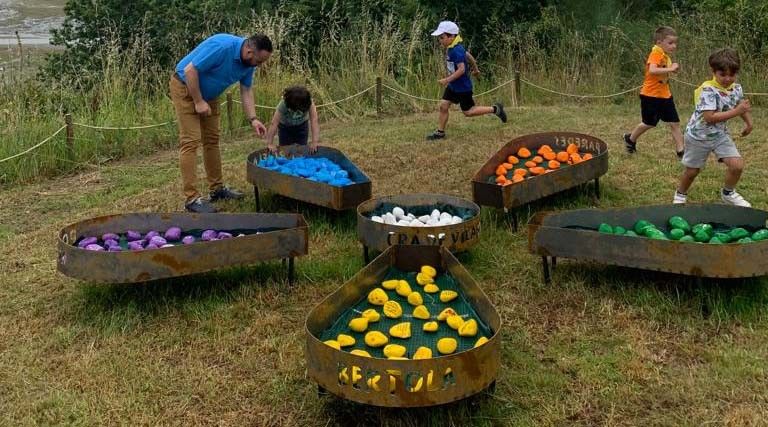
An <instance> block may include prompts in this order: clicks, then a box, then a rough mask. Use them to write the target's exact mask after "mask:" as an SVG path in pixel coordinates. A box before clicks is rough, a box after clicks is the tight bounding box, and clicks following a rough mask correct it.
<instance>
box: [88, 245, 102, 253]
mask: <svg viewBox="0 0 768 427" xmlns="http://www.w3.org/2000/svg"><path fill="white" fill-rule="evenodd" d="M85 250H86V251H97V252H98V251H104V248H103V247H102V246H101V245H97V244H96V243H91V244H90V245H87V246H86V247H85Z"/></svg>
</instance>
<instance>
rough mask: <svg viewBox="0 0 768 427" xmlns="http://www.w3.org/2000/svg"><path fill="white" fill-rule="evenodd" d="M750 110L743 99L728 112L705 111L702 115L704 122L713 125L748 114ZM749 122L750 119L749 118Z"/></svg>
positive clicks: (747, 102) (750, 106)
mask: <svg viewBox="0 0 768 427" xmlns="http://www.w3.org/2000/svg"><path fill="white" fill-rule="evenodd" d="M751 108H752V104H750V102H749V100H748V99H743V100H741V101H740V102H739V105H737V106H736V108H734V109H733V110H730V111H721V112H717V111H705V112H704V113H703V117H704V121H705V122H707V123H709V124H711V125H713V124H715V123H720V122H725V121H728V120H730V119H732V118H734V117H736V116H741V115H743V114H749V111H750V109H751ZM750 120H751V117H750Z"/></svg>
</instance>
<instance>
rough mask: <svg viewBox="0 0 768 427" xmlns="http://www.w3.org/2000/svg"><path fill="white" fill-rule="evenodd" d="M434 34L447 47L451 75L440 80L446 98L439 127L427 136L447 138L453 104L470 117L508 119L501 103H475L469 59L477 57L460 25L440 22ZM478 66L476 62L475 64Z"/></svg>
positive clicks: (428, 137) (447, 65) (442, 105)
mask: <svg viewBox="0 0 768 427" xmlns="http://www.w3.org/2000/svg"><path fill="white" fill-rule="evenodd" d="M432 35H433V36H436V37H437V40H438V41H439V42H440V45H441V46H443V47H444V48H446V54H445V63H446V67H447V68H448V76H447V77H445V78H442V79H440V80H439V82H440V84H441V85H443V86H445V92H443V99H442V100H441V101H440V118H439V119H438V123H437V129H436V130H435V131H434V132H432V133H431V134H429V135H427V140H430V141H434V140H438V139H443V138H445V126H446V124H448V112H449V111H450V108H451V104H459V107H460V108H461V111H462V113H464V115H465V116H467V117H475V116H484V115H486V114H495V115H496V116H497V117H498V118H499V119H501V121H502V122H504V123H506V122H507V114H506V113H505V112H504V106H503V105H502V104H500V103H496V104H493V106H490V107H487V106H478V105H475V100H474V99H473V98H472V80H471V79H470V78H469V73H468V72H469V63H474V58H472V57H471V55H470V54H469V53H467V51H466V50H465V49H464V46H463V45H462V44H461V41H462V39H461V36H460V35H459V26H458V25H456V24H455V23H453V22H451V21H443V22H441V23H440V24H439V25H438V26H437V29H436V30H435V31H433V32H432ZM473 69H475V70H476V66H474V67H473Z"/></svg>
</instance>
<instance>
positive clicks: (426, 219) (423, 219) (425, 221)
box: [419, 215, 432, 224]
mask: <svg viewBox="0 0 768 427" xmlns="http://www.w3.org/2000/svg"><path fill="white" fill-rule="evenodd" d="M430 218H432V217H431V216H429V215H422V216H420V217H419V221H421V222H423V223H424V224H426V223H427V221H429V219H430Z"/></svg>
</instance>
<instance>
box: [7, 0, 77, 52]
mask: <svg viewBox="0 0 768 427" xmlns="http://www.w3.org/2000/svg"><path fill="white" fill-rule="evenodd" d="M65 3H66V0H0V47H3V46H6V45H8V44H13V45H15V44H16V36H15V35H14V32H15V31H18V32H19V35H20V36H21V42H22V43H23V44H27V45H35V44H48V39H49V37H50V35H49V31H50V29H51V28H54V27H57V26H59V25H61V22H62V21H63V20H64V4H65Z"/></svg>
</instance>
